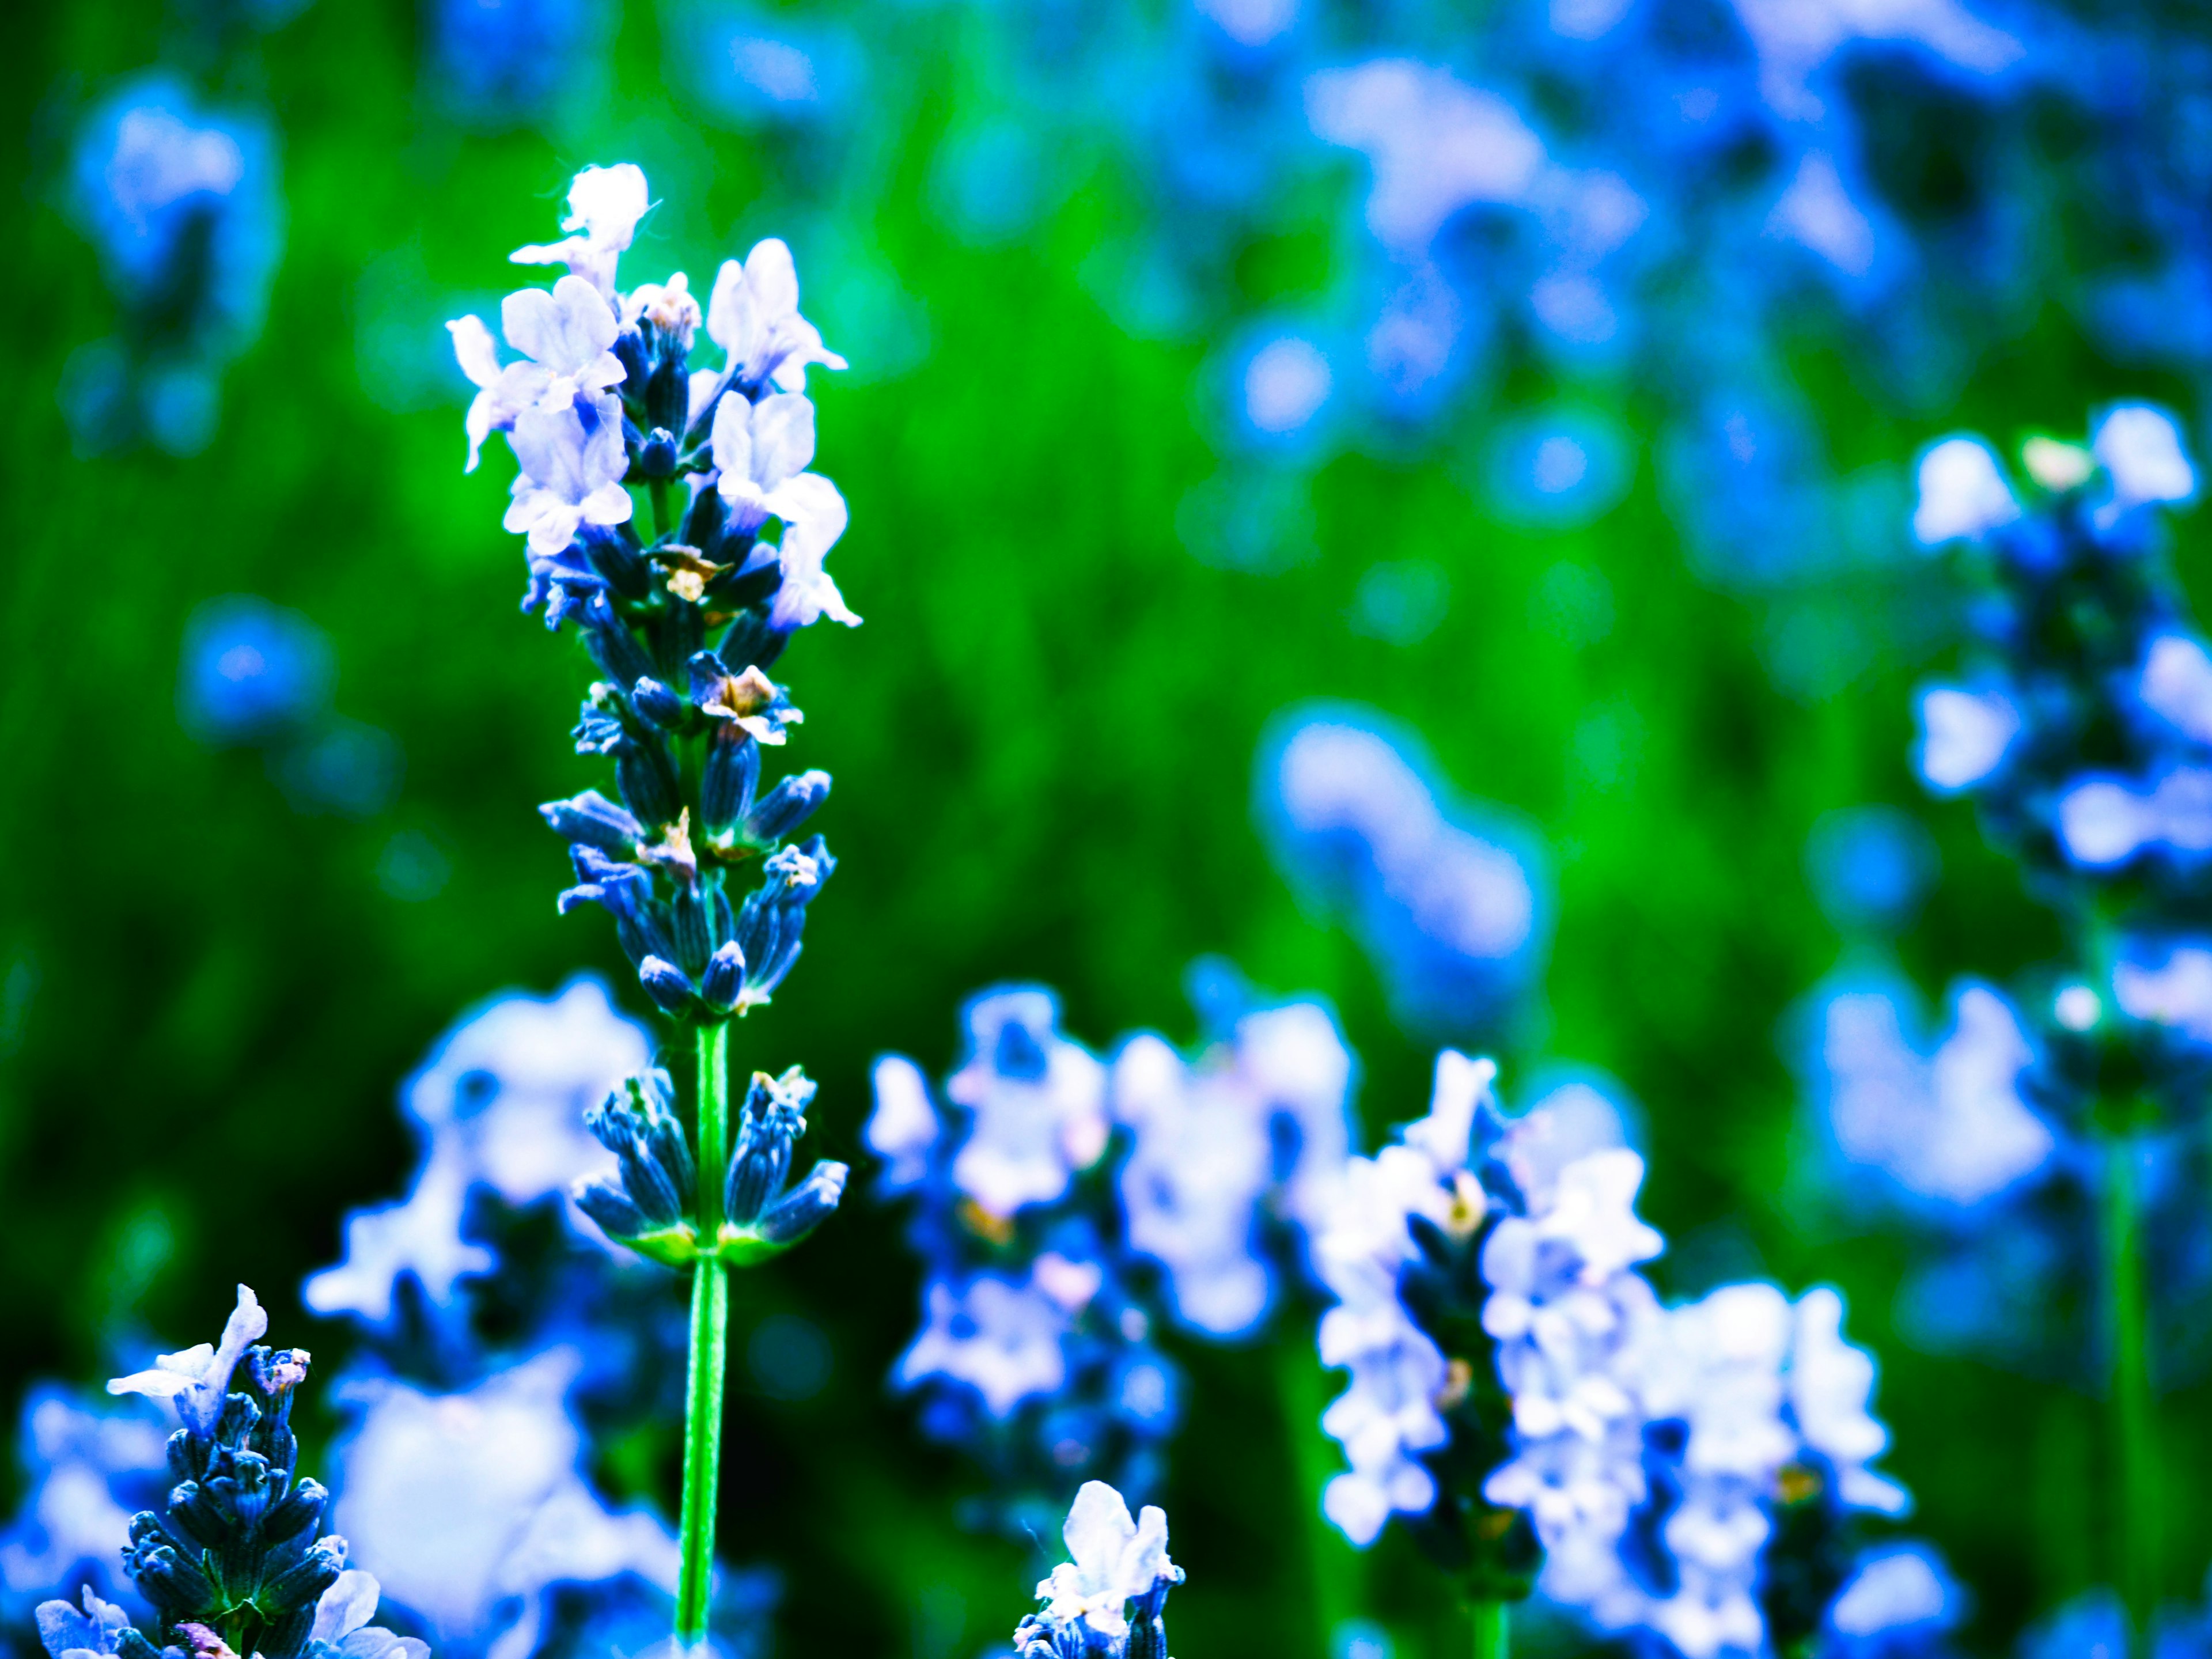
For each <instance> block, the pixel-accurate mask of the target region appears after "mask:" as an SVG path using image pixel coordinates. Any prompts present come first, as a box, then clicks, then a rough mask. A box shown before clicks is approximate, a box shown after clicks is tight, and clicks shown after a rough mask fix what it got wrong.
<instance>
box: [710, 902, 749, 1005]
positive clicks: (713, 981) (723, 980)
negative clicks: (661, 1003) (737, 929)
mask: <svg viewBox="0 0 2212 1659" xmlns="http://www.w3.org/2000/svg"><path fill="white" fill-rule="evenodd" d="M723 908H724V909H725V910H726V909H727V908H728V902H727V901H724V905H723ZM744 983H745V953H744V951H740V950H739V949H738V942H737V940H735V939H732V940H730V941H729V942H728V943H727V944H725V945H720V946H718V947H717V948H716V950H715V951H714V955H713V956H712V957H708V960H707V971H706V972H705V973H704V974H702V975H700V978H699V994H700V995H701V996H702V997H704V998H705V999H706V1000H707V1001H708V1004H709V1005H710V1006H713V1007H714V1008H715V1009H717V1010H718V1011H720V1012H724V1013H727V1012H729V1011H730V1009H731V1008H732V1007H733V1006H736V1003H737V1000H738V992H739V991H741V990H743V989H744Z"/></svg>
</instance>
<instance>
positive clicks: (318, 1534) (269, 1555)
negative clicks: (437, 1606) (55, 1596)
mask: <svg viewBox="0 0 2212 1659" xmlns="http://www.w3.org/2000/svg"><path fill="white" fill-rule="evenodd" d="M268 1329H269V1316H268V1315H267V1314H266V1313H264V1311H263V1310H262V1309H261V1305H260V1304H259V1302H258V1300H256V1298H255V1297H254V1294H253V1292H252V1291H250V1290H248V1289H247V1288H246V1286H245V1285H240V1286H239V1287H238V1305H237V1307H236V1308H235V1309H234V1310H233V1312H232V1314H231V1316H230V1317H229V1319H228V1321H227V1322H225V1324H224V1326H223V1330H222V1341H221V1342H220V1343H219V1344H217V1343H206V1342H204V1343H201V1344H200V1345H199V1346H197V1347H193V1348H187V1349H185V1351H184V1352H181V1353H172V1354H162V1355H161V1356H159V1357H158V1358H156V1359H155V1362H154V1364H153V1365H152V1367H151V1368H149V1369H148V1370H143V1371H135V1372H133V1373H131V1375H130V1376H118V1377H117V1378H115V1379H114V1380H113V1381H112V1382H111V1383H108V1385H107V1389H108V1392H109V1393H110V1394H118V1395H122V1394H138V1395H152V1396H154V1397H155V1398H157V1399H165V1400H167V1401H170V1402H171V1404H172V1405H173V1406H174V1407H175V1408H176V1412H177V1415H178V1417H179V1419H181V1421H182V1423H183V1426H182V1427H181V1428H179V1430H178V1431H176V1432H175V1433H174V1434H173V1435H171V1436H170V1437H169V1443H168V1463H169V1473H170V1474H171V1475H172V1476H173V1478H174V1480H175V1481H176V1484H175V1485H174V1486H172V1487H171V1488H170V1490H169V1491H168V1492H167V1495H166V1496H165V1498H163V1500H162V1502H161V1506H160V1508H159V1509H158V1510H141V1511H140V1512H139V1513H138V1514H137V1515H135V1516H132V1517H131V1534H130V1542H129V1543H128V1544H127V1545H126V1546H125V1549H124V1552H123V1565H124V1569H125V1571H127V1572H128V1573H129V1574H130V1576H131V1578H132V1579H133V1580H134V1581H135V1582H136V1583H137V1587H138V1589H139V1592H140V1593H141V1594H142V1595H143V1596H144V1597H145V1599H146V1600H147V1601H149V1603H151V1604H152V1606H153V1608H154V1611H155V1620H156V1630H155V1635H156V1636H157V1637H158V1638H160V1640H159V1643H158V1644H157V1643H156V1642H155V1640H154V1639H153V1638H149V1637H148V1636H147V1635H146V1634H145V1633H144V1632H142V1631H140V1630H138V1629H137V1627H136V1626H133V1625H132V1624H131V1622H130V1620H129V1619H128V1618H127V1616H126V1615H125V1613H124V1611H123V1609H122V1608H120V1607H117V1606H116V1605H115V1604H114V1603H112V1602H110V1601H103V1600H102V1599H101V1598H100V1596H99V1595H97V1594H95V1593H94V1590H93V1589H92V1588H91V1586H89V1585H87V1586H86V1587H85V1589H84V1591H83V1595H82V1599H81V1601H80V1602H79V1603H78V1604H77V1605H76V1606H72V1605H71V1604H70V1603H69V1602H67V1601H46V1602H43V1603H41V1604H40V1607H39V1610H38V1624H39V1635H40V1639H41V1640H42V1641H43V1642H44V1643H45V1644H46V1651H47V1653H48V1654H49V1655H51V1656H52V1659H100V1656H106V1655H117V1656H120V1659H186V1656H190V1659H240V1656H241V1655H244V1656H246V1659H428V1655H429V1649H428V1646H426V1645H425V1644H423V1643H422V1642H420V1641H417V1640H416V1639H415V1638H412V1637H402V1636H396V1635H394V1634H393V1633H392V1632H390V1631H388V1630H384V1629H381V1628H380V1627H378V1626H372V1625H370V1624H369V1622H368V1621H369V1620H370V1618H371V1617H372V1616H373V1615H374V1613H375V1611H376V1604H377V1601H378V1597H379V1595H380V1591H379V1588H378V1585H377V1582H376V1580H375V1579H374V1578H373V1577H370V1576H369V1575H368V1573H365V1572H362V1571H360V1570H358V1569H351V1570H349V1569H348V1568H347V1566H346V1541H345V1540H344V1539H343V1538H341V1537H338V1536H337V1534H334V1533H325V1531H324V1530H323V1515H324V1510H325V1507H326V1505H327V1504H328V1503H329V1500H330V1494H329V1492H327V1491H326V1490H325V1488H324V1487H323V1486H322V1484H321V1483H320V1482H319V1481H316V1480H311V1479H307V1478H306V1477H303V1476H301V1474H299V1472H298V1464H299V1446H298V1443H297V1442H296V1441H295V1439H294V1437H293V1434H292V1427H291V1413H292V1400H293V1396H294V1395H295V1392H296V1391H297V1389H299V1386H300V1384H301V1383H304V1382H305V1381H306V1380H307V1364H308V1356H307V1351H306V1350H305V1349H301V1348H276V1349H272V1348H270V1347H267V1346H261V1345H260V1343H259V1339H260V1338H261V1337H262V1336H264V1335H265V1334H267V1332H268ZM240 1364H245V1365H246V1369H247V1375H248V1376H249V1377H250V1378H251V1379H252V1381H251V1387H250V1390H240V1392H237V1393H232V1392H231V1390H230V1384H231V1382H232V1379H233V1377H234V1375H235V1373H236V1372H237V1370H238V1368H239V1366H240Z"/></svg>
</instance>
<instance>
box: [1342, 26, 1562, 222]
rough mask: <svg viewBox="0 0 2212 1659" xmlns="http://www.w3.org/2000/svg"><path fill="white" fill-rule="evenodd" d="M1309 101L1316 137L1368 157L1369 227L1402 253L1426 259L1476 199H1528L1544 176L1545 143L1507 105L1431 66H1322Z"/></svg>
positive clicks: (1382, 62)
mask: <svg viewBox="0 0 2212 1659" xmlns="http://www.w3.org/2000/svg"><path fill="white" fill-rule="evenodd" d="M1305 103H1306V118H1307V121H1308V123H1309V124H1310V125H1311V127H1312V128H1313V131H1314V135H1315V136H1316V137H1318V138H1321V139H1322V140H1323V141H1325V142H1327V143H1332V144H1340V145H1343V146H1344V147H1346V149H1357V150H1359V151H1361V152H1362V153H1363V154H1364V155H1366V156H1367V158H1368V161H1369V162H1370V164H1371V166H1372V167H1373V168H1374V175H1375V185H1374V188H1373V190H1372V191H1370V193H1369V195H1368V197H1367V227H1368V228H1369V229H1370V230H1371V231H1373V232H1374V233H1375V236H1376V240H1379V241H1380V242H1382V243H1383V246H1386V247H1389V248H1391V249H1394V250H1395V251H1397V252H1400V253H1401V254H1406V255H1413V256H1419V255H1422V254H1425V252H1426V251H1427V249H1428V247H1429V245H1430V243H1431V242H1432V241H1433V240H1435V238H1436V234H1437V231H1438V230H1440V229H1441V228H1443V223H1444V222H1445V221H1446V220H1447V219H1449V218H1450V217H1451V216H1452V215H1454V214H1455V213H1456V212H1458V211H1459V210H1461V209H1462V208H1464V207H1466V206H1468V204H1471V203H1474V202H1522V201H1525V200H1526V199H1527V198H1528V196H1529V193H1530V191H1531V190H1532V189H1533V187H1534V185H1535V184H1536V182H1537V181H1538V179H1540V178H1541V176H1542V174H1543V173H1544V169H1545V165H1546V163H1545V156H1544V145H1543V141H1542V140H1541V139H1540V138H1538V137H1536V135H1535V134H1534V132H1532V131H1529V130H1528V124H1527V123H1526V122H1524V121H1522V118H1521V116H1520V114H1519V112H1517V111H1516V110H1515V109H1514V107H1513V106H1511V105H1510V104H1509V103H1507V102H1506V101H1505V100H1504V99H1503V98H1500V97H1499V96H1498V94H1495V93H1492V92H1486V91H1482V90H1480V89H1479V88H1474V87H1470V86H1468V85H1467V84H1466V83H1465V82H1462V81H1460V80H1459V79H1457V78H1456V77H1455V76H1453V75H1452V74H1451V72H1450V71H1449V70H1444V69H1440V68H1437V66H1435V65H1433V64H1423V63H1419V62H1417V61H1415V60H1413V59H1412V58H1375V59H1373V60H1371V61H1370V62H1368V63H1364V64H1358V65H1357V66H1356V67H1353V68H1351V69H1341V70H1323V71H1322V73H1320V74H1318V75H1316V76H1312V77H1311V78H1310V80H1308V81H1307V82H1306V88H1305Z"/></svg>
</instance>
